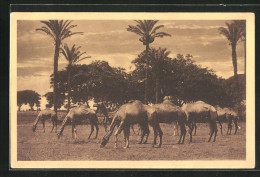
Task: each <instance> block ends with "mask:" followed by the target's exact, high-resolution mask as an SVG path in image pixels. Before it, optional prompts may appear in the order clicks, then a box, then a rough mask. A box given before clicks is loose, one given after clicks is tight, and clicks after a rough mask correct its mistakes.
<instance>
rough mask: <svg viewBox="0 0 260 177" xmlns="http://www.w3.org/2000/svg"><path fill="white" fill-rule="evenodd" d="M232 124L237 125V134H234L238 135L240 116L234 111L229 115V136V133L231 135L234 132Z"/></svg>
mask: <svg viewBox="0 0 260 177" xmlns="http://www.w3.org/2000/svg"><path fill="white" fill-rule="evenodd" d="M232 122H233V123H234V124H235V133H234V134H237V130H238V116H237V114H236V113H235V112H234V111H230V113H229V114H228V131H227V134H228V132H229V135H231V131H232Z"/></svg>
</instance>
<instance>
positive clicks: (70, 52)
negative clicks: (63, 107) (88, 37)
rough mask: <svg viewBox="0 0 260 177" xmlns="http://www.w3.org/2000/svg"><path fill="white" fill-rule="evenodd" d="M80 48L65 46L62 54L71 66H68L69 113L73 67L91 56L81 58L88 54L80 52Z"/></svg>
mask: <svg viewBox="0 0 260 177" xmlns="http://www.w3.org/2000/svg"><path fill="white" fill-rule="evenodd" d="M80 48H81V46H79V47H77V48H76V46H75V44H74V45H73V46H72V47H71V49H70V48H69V47H68V45H67V44H65V45H64V48H61V53H62V54H63V55H64V57H65V59H66V60H68V62H69V64H68V108H67V112H69V110H70V95H71V68H72V65H73V64H75V63H77V62H79V61H82V60H84V59H86V58H90V56H87V57H83V58H82V57H81V56H82V55H84V54H85V53H86V52H83V53H81V52H80V50H79V49H80Z"/></svg>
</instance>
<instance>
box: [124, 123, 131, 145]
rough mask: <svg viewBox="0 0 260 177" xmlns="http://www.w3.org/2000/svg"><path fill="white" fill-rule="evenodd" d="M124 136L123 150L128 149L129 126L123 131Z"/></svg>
mask: <svg viewBox="0 0 260 177" xmlns="http://www.w3.org/2000/svg"><path fill="white" fill-rule="evenodd" d="M124 134H125V147H124V148H125V149H126V148H129V135H130V126H129V125H128V126H126V127H125V129H124Z"/></svg>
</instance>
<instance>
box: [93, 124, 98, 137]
mask: <svg viewBox="0 0 260 177" xmlns="http://www.w3.org/2000/svg"><path fill="white" fill-rule="evenodd" d="M95 127H96V136H95V138H94V139H97V136H98V131H99V128H98V124H97V123H96V124H95Z"/></svg>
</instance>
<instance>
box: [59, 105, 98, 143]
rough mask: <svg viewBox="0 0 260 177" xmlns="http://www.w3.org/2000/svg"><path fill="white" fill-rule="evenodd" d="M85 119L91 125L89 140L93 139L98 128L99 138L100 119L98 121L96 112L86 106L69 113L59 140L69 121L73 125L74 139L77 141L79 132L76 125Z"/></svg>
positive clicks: (62, 126) (63, 123)
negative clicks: (93, 134) (92, 136)
mask: <svg viewBox="0 0 260 177" xmlns="http://www.w3.org/2000/svg"><path fill="white" fill-rule="evenodd" d="M83 119H88V120H89V122H90V125H91V132H90V134H89V136H88V139H89V138H90V137H91V135H92V133H93V131H94V127H96V137H95V139H96V138H97V136H98V130H99V128H98V119H97V115H96V113H95V111H94V110H92V109H90V108H88V107H87V106H86V105H81V106H79V107H75V108H72V109H71V110H70V111H69V113H68V114H67V115H66V117H65V118H64V120H63V122H62V125H61V129H60V131H59V133H58V134H57V135H58V138H60V136H61V135H62V132H63V130H64V128H65V125H66V123H67V122H68V120H70V121H71V125H72V138H75V139H77V130H76V123H78V122H79V121H80V120H83Z"/></svg>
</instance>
